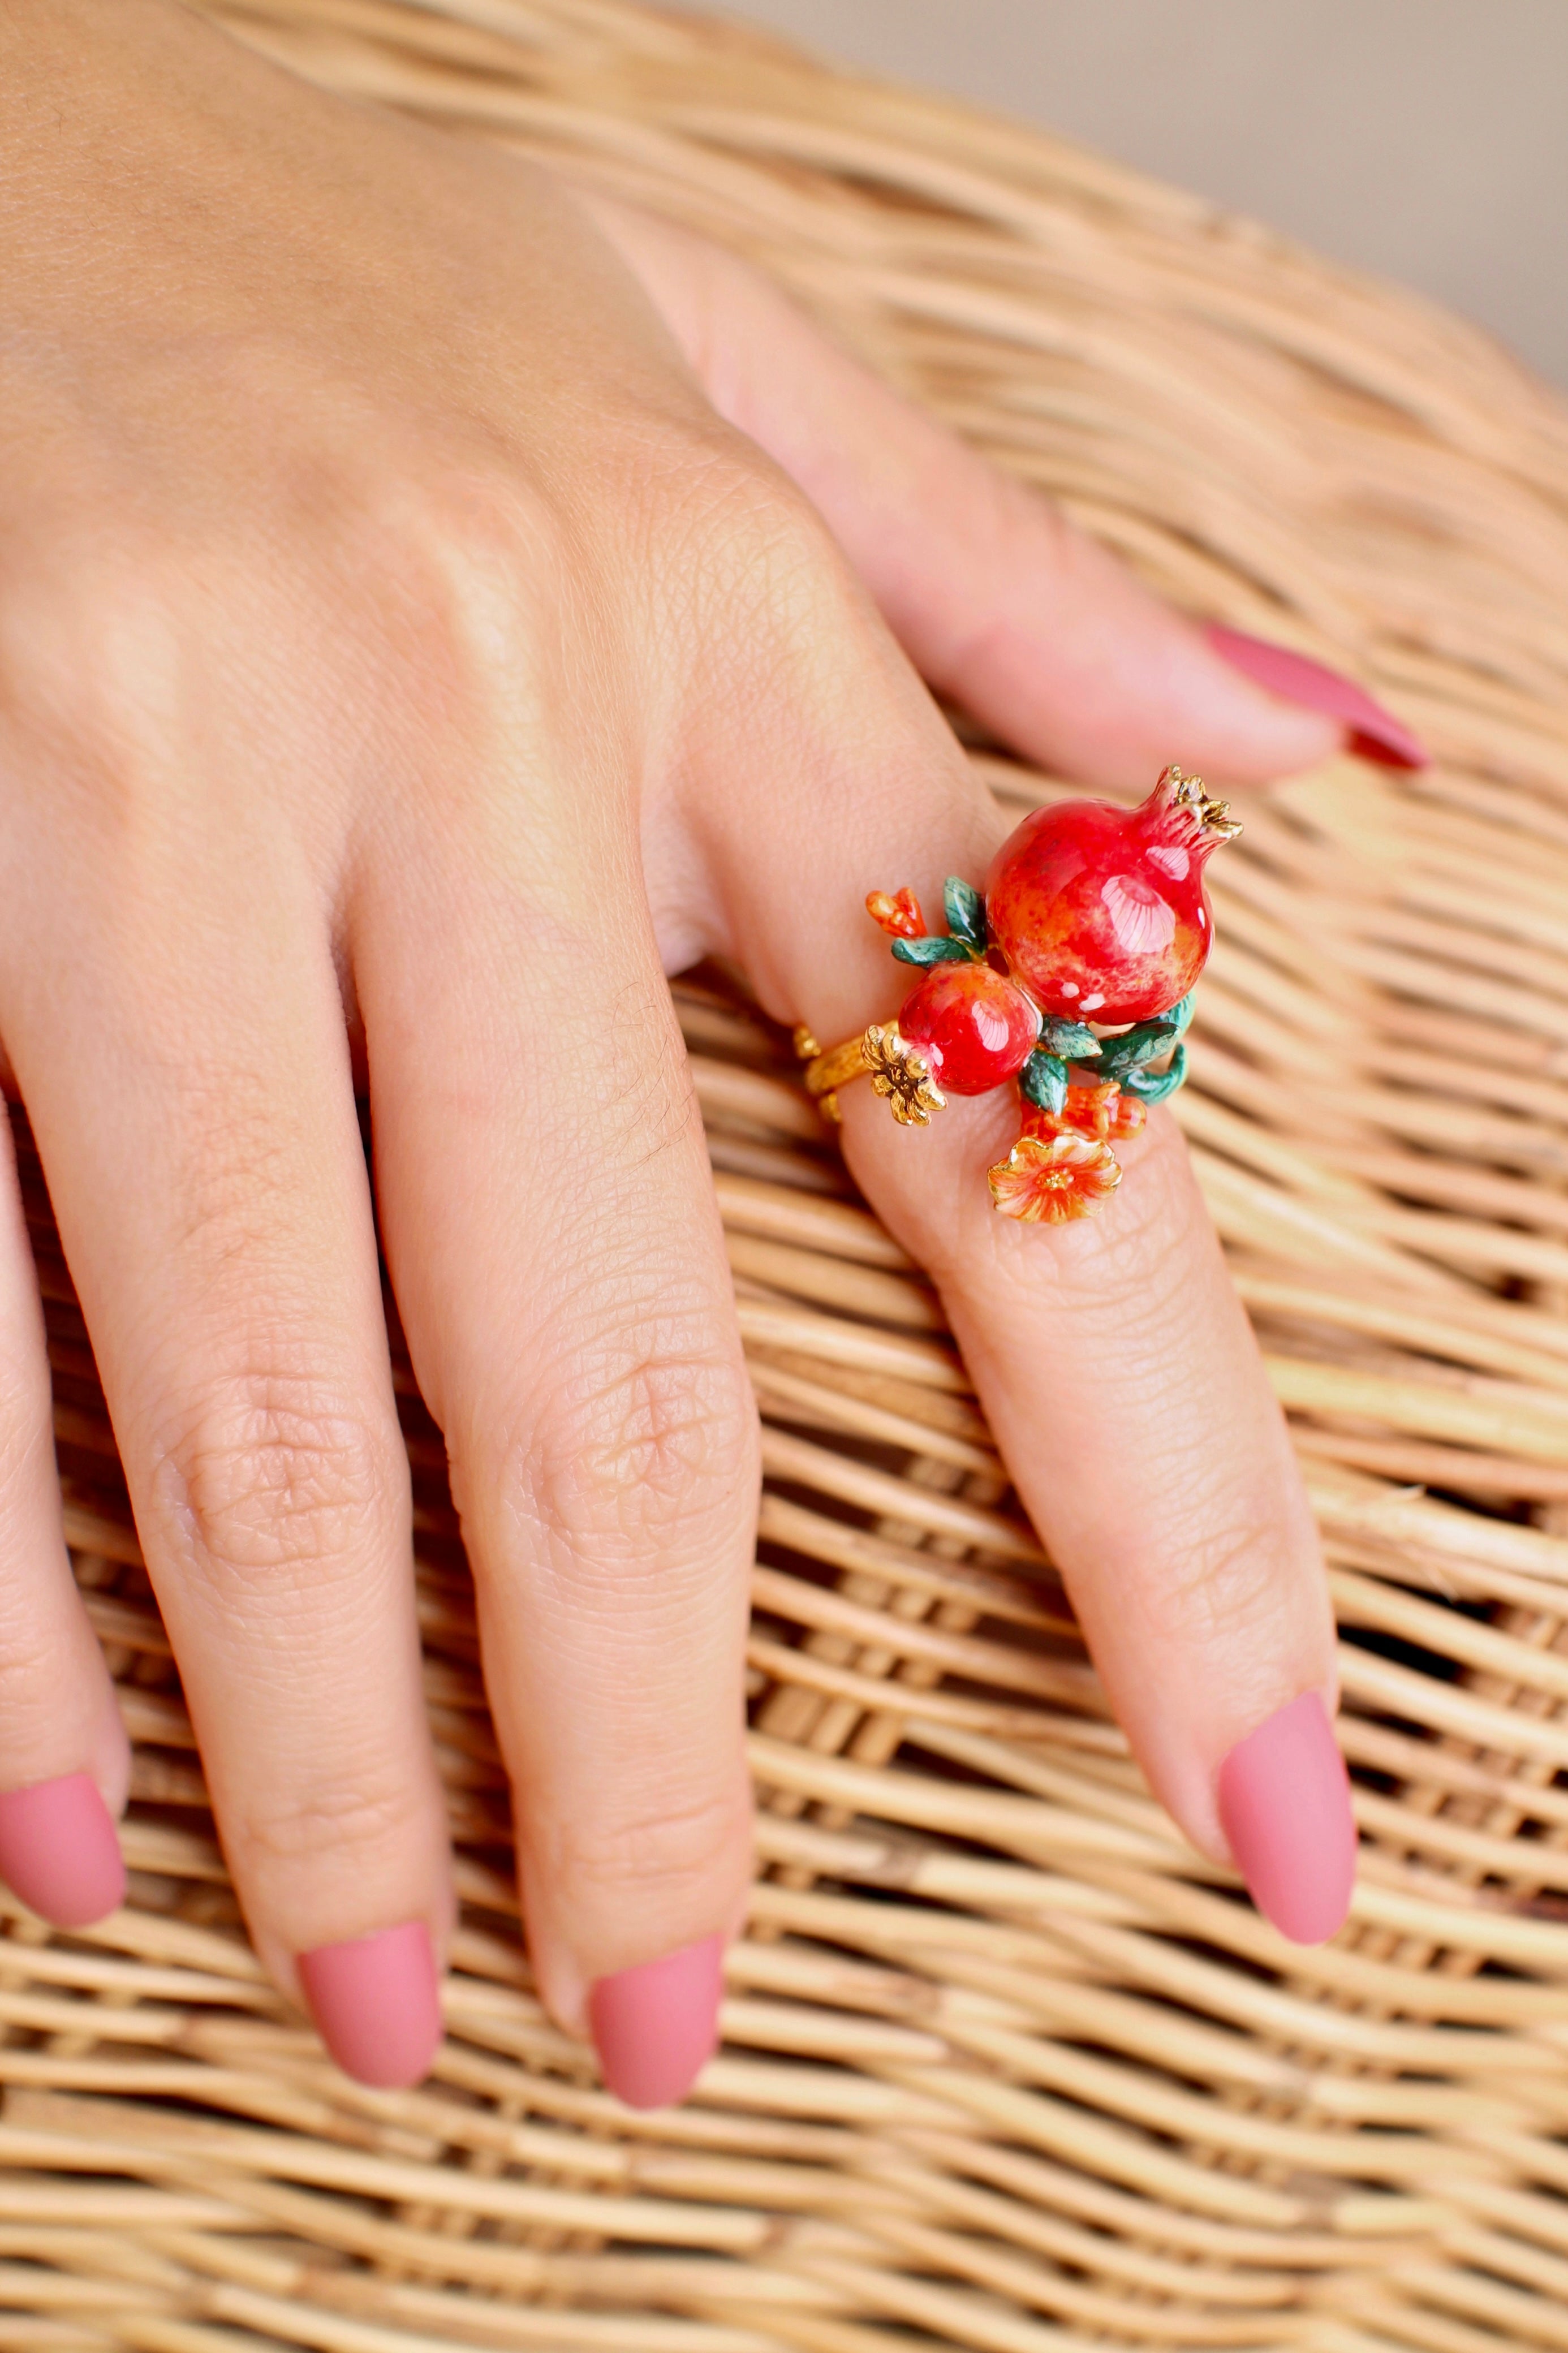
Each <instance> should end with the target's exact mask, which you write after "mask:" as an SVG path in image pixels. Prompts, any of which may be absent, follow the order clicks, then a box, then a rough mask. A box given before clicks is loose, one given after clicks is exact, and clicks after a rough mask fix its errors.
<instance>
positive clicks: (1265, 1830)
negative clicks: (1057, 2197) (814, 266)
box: [702, 525, 1353, 1938]
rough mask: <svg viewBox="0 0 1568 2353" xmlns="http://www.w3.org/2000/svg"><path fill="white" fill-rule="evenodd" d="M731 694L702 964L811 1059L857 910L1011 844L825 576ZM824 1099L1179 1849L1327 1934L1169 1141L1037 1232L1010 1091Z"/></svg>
mask: <svg viewBox="0 0 1568 2353" xmlns="http://www.w3.org/2000/svg"><path fill="white" fill-rule="evenodd" d="M782 528H783V526H782V525H775V535H776V534H777V533H778V531H779V530H781V529H782ZM818 594H819V596H820V598H821V599H822V601H823V605H824V607H826V606H827V605H828V604H829V603H831V600H832V598H833V595H834V592H833V590H832V588H831V587H830V586H820V587H819V591H818ZM770 659H771V662H772V674H776V678H777V681H778V682H777V683H775V684H773V686H772V687H770V684H769V679H770V674H771V673H770V670H769V669H768V666H767V665H768V662H769V660H770ZM770 696H771V697H772V702H773V704H777V705H779V706H780V708H778V709H777V710H775V709H774V708H773V707H772V705H771V703H770ZM741 700H742V707H743V708H744V710H745V712H746V719H747V733H746V739H745V744H742V743H741V742H740V741H738V740H737V739H735V738H734V737H733V736H726V735H725V733H724V732H723V729H722V726H720V727H719V729H718V731H717V732H716V733H715V737H714V740H713V742H712V744H711V746H710V747H709V749H708V752H707V759H708V761H709V762H710V764H711V765H708V766H705V768H704V774H705V775H706V776H708V777H709V778H710V786H709V788H708V793H707V796H706V797H705V798H704V799H703V802H702V811H703V822H704V825H705V826H706V828H708V830H709V838H710V843H711V849H710V856H711V857H712V860H713V863H714V871H715V888H716V893H717V896H718V897H719V899H720V901H721V904H722V905H723V907H724V908H725V909H726V911H727V913H728V918H729V923H728V929H727V932H726V934H725V936H724V942H723V944H724V945H725V946H726V947H727V948H728V950H729V952H730V953H732V954H734V955H738V956H740V957H741V958H742V960H743V961H744V962H745V963H746V965H747V966H748V968H749V970H750V972H751V974H752V977H753V979H754V981H755V983H756V985H757V987H758V989H759V993H760V994H761V995H762V997H763V1001H764V1002H765V1003H766V1004H767V1005H768V1007H769V1008H770V1010H772V1011H773V1012H774V1013H775V1014H776V1015H778V1016H779V1017H780V1018H784V1019H788V1020H791V1021H796V1020H799V1021H804V1022H805V1024H806V1026H807V1027H808V1028H809V1029H812V1030H813V1031H814V1032H815V1033H816V1036H817V1037H818V1038H820V1039H822V1040H823V1041H824V1043H825V1044H826V1042H827V1041H829V1040H831V1039H838V1038H840V1037H843V1036H845V1035H847V1034H848V1035H853V1034H855V1033H856V1032H857V1031H858V1029H861V1028H862V1027H863V1026H864V1024H865V1023H866V1021H867V1020H868V1018H875V1019H882V1018H887V1016H888V1015H889V1013H891V1012H893V1011H894V1010H895V1009H896V1008H898V1007H899V1005H900V1002H901V1000H902V998H903V997H904V996H905V995H906V993H907V991H908V988H909V987H910V981H911V977H912V976H910V973H909V971H908V968H907V967H906V966H902V965H894V964H891V963H889V961H887V960H886V943H885V942H884V941H882V940H881V939H880V937H879V934H876V933H875V932H874V930H873V927H872V926H871V925H870V924H869V923H868V922H867V920H866V917H865V915H864V913H863V912H862V909H863V902H864V897H865V893H866V892H867V891H868V889H872V888H881V889H889V890H890V889H893V888H896V887H898V886H899V885H900V884H903V883H905V882H908V883H910V884H912V885H913V886H914V887H915V889H916V891H917V892H918V893H920V894H921V896H922V898H923V903H924V904H926V905H927V906H931V905H933V904H934V905H938V906H940V905H941V903H942V876H943V874H944V873H955V874H959V875H963V876H966V877H973V878H974V879H975V880H976V881H979V880H980V879H982V878H984V875H985V873H986V871H987V868H988V866H989V863H990V860H991V857H992V854H993V852H994V849H996V847H997V846H998V844H999V842H1000V840H1001V839H1002V837H1003V836H1004V835H1005V832H1006V830H1007V827H1006V823H1005V819H1004V818H1002V817H1001V816H1000V814H999V812H998V811H997V810H996V808H995V807H994V804H993V803H992V802H991V800H990V797H989V796H988V795H987V794H985V793H984V790H983V789H982V788H981V787H980V786H979V785H978V784H977V783H976V781H975V780H974V779H973V776H971V774H970V772H969V771H968V769H967V767H966V765H965V764H964V762H963V759H962V757H961V756H960V754H958V752H957V749H956V747H955V746H954V744H953V743H952V738H951V736H950V735H949V734H948V733H947V731H946V729H945V728H943V727H942V724H941V723H940V721H939V719H938V718H937V715H936V714H935V712H933V711H932V710H931V706H930V704H929V702H927V700H926V699H925V698H924V696H923V695H922V694H921V692H920V690H919V688H918V686H917V684H916V682H915V681H913V679H912V678H911V677H910V675H909V673H908V671H907V670H904V669H903V667H902V666H901V665H900V663H899V662H898V660H897V658H896V657H895V656H893V655H892V654H891V653H890V650H889V649H887V648H886V646H885V644H884V643H882V642H881V641H880V638H879V630H878V628H877V625H876V623H875V621H874V619H872V618H871V617H869V616H868V615H866V614H864V613H863V612H860V611H858V607H857V603H856V598H855V594H854V591H853V589H852V587H850V586H848V585H847V584H841V585H840V587H839V590H838V592H837V608H836V609H833V610H831V611H827V610H826V609H824V610H823V611H822V613H821V615H820V617H819V626H818V627H817V628H816V629H815V630H814V631H813V632H812V633H811V634H810V636H809V638H807V637H805V636H804V635H802V636H800V637H798V638H797V640H796V649H795V657H794V659H793V664H792V663H791V662H790V661H789V660H788V659H786V658H785V657H783V656H781V655H780V654H779V652H778V649H777V648H776V646H775V647H773V648H766V649H764V650H763V656H762V657H761V658H760V659H759V666H758V670H757V672H756V675H755V679H754V681H753V691H752V692H750V693H748V694H747V695H745V696H744V697H742V699H741ZM784 705H788V706H789V708H790V709H792V710H793V712H794V720H793V724H794V729H795V733H794V740H793V744H792V746H791V752H792V756H791V757H790V758H789V759H788V760H787V761H786V760H781V759H780V758H779V757H777V756H776V754H775V756H773V759H772V760H771V762H770V775H769V789H768V790H767V791H766V792H765V793H764V792H761V791H758V792H755V793H753V794H752V795H751V796H746V795H743V794H737V792H736V790H735V786H734V778H735V776H737V774H738V773H742V763H743V762H744V760H745V759H746V757H747V756H748V747H750V748H751V756H752V757H753V758H754V756H755V751H754V747H755V746H756V745H757V744H768V743H769V742H770V740H771V738H770V730H771V728H773V726H777V727H779V728H781V729H783V728H784V727H785V726H786V725H788V724H790V723H791V722H790V720H789V718H788V716H787V714H786V712H785V710H784V707H783V706H784ZM721 778H722V779H724V780H725V789H724V790H722V791H721V790H720V789H719V780H720V779H721ZM736 807H739V809H740V810H741V811H742V813H743V816H742V819H741V820H737V821H731V818H730V817H729V815H728V812H729V811H730V810H731V809H733V808H736ZM927 894H930V895H927ZM873 942H874V943H875V944H873ZM839 1103H840V1106H841V1110H842V1114H843V1136H844V1145H845V1150H846V1153H847V1157H848V1159H849V1162H850V1165H851V1166H852V1168H853V1170H854V1172H855V1174H856V1176H857V1177H858V1179H859V1181H860V1183H861V1184H862V1186H863V1187H864V1188H865V1190H866V1192H867V1194H868V1197H869V1198H870V1199H871V1201H872V1202H873V1204H874V1205H875V1206H876V1208H878V1209H879V1212H880V1213H881V1215H882V1217H883V1218H884V1219H886V1221H887V1222H888V1224H889V1227H890V1228H891V1229H892V1231H893V1232H894V1233H895V1234H896V1235H897V1236H898V1238H899V1240H900V1241H901V1242H902V1243H903V1244H904V1245H905V1247H906V1248H907V1249H908V1250H910V1252H911V1254H912V1255H913V1256H914V1257H915V1258H917V1259H918V1260H919V1261H921V1262H922V1263H923V1264H924V1265H926V1266H927V1267H928V1268H929V1269H930V1271H931V1273H932V1274H933V1275H934V1276H935V1278H936V1281H937V1282H938V1284H939V1286H940V1288H941V1291H942V1297H943V1300H944V1302H945V1303H946V1307H947V1311H948V1314H949V1316H950V1319H951V1322H952V1329H953V1331H954V1334H955V1335H956V1336H957V1337H958V1339H959V1340H960V1342H961V1344H962V1345H963V1348H964V1352H965V1356H966V1361H967V1362H968V1364H969V1366H970V1368H971V1370H972V1372H973V1376H974V1378H975V1382H976V1386H977V1388H978V1390H979V1393H980V1396H981V1398H982V1401H983V1403H984V1407H985V1409H986V1411H987V1414H988V1415H989V1417H990V1419H991V1422H992V1427H993V1428H994V1430H995V1432H996V1435H997V1438H998V1440H999V1441H1000V1443H1001V1445H1002V1449H1003V1451H1004V1454H1005V1458H1006V1461H1007V1463H1008V1466H1009V1469H1010V1470H1011V1472H1012V1474H1013V1477H1014V1479H1015V1481H1016V1485H1017V1488H1018V1492H1019V1494H1020V1496H1021V1498H1022V1500H1023V1502H1024V1503H1025V1504H1026V1507H1027V1509H1028V1510H1029V1511H1030V1513H1031V1514H1032V1515H1033V1516H1034V1518H1035V1521H1036V1524H1037V1526H1038V1528H1039V1530H1040V1533H1041V1535H1042V1537H1043V1538H1044V1539H1045V1541H1046V1543H1047V1546H1049V1548H1050V1551H1051V1553H1052V1556H1053V1558H1054V1559H1055V1560H1056V1561H1057V1563H1058V1566H1059V1567H1060V1570H1061V1572H1062V1575H1063V1577H1064V1579H1065V1580H1066V1583H1067V1585H1068V1590H1069V1592H1070V1594H1071V1596H1072V1599H1073V1600H1074V1603H1075V1606H1076V1607H1077V1608H1078V1609H1079V1613H1080V1616H1081V1619H1082V1621H1083V1625H1084V1630H1085V1632H1086V1635H1087V1637H1088V1639H1089V1645H1090V1648H1091V1650H1092V1651H1093V1654H1094V1657H1095V1659H1096V1662H1097V1663H1098V1665H1099V1667H1100V1672H1101V1674H1102V1675H1103V1677H1104V1680H1105V1683H1106V1686H1107V1689H1108V1691H1109V1693H1110V1697H1111V1700H1112V1703H1113V1704H1114V1705H1115V1707H1116V1710H1117V1713H1118V1715H1120V1716H1121V1721H1122V1723H1123V1725H1125V1727H1126V1730H1127V1732H1128V1734H1129V1736H1130V1738H1131V1742H1132V1745H1133V1746H1134V1748H1135V1750H1136V1752H1137V1754H1138V1756H1139V1757H1140V1759H1141V1760H1142V1764H1143V1766H1144V1767H1145V1769H1146V1771H1147V1773H1148V1775H1149V1778H1150V1779H1151V1781H1152V1785H1153V1787H1154V1788H1155V1790H1156V1792H1157V1793H1158V1794H1159V1796H1160V1797H1161V1798H1162V1799H1163V1801H1164V1803H1165V1804H1166V1805H1167V1806H1168V1807H1169V1808H1170V1810H1171V1811H1172V1812H1173V1814H1174V1815H1175V1817H1176V1819H1177V1820H1179V1821H1180V1822H1181V1823H1182V1825H1183V1826H1184V1829H1185V1830H1186V1831H1187V1832H1188V1834H1189V1835H1190V1836H1191V1837H1192V1838H1193V1839H1194V1841H1195V1842H1196V1843H1197V1844H1198V1845H1199V1846H1200V1847H1201V1848H1203V1849H1204V1850H1205V1852H1208V1853H1210V1854H1212V1855H1215V1856H1216V1857H1223V1856H1225V1855H1226V1852H1227V1851H1228V1852H1233V1853H1234V1855H1235V1859H1236V1860H1237V1862H1239V1863H1240V1864H1241V1866H1242V1867H1243V1869H1244V1871H1245V1872H1246V1873H1247V1877H1248V1881H1249V1883H1250V1885H1251V1886H1252V1889H1253V1892H1254V1894H1255V1895H1256V1896H1257V1898H1258V1901H1259V1902H1260V1903H1262V1904H1263V1905H1265V1907H1266V1908H1267V1909H1268V1911H1269V1913H1270V1915H1271V1916H1272V1917H1273V1918H1274V1919H1275V1920H1276V1922H1277V1923H1278V1924H1279V1926H1283V1927H1284V1928H1285V1929H1286V1930H1287V1931H1288V1933H1289V1934H1292V1935H1296V1936H1303V1937H1309V1938H1316V1937H1318V1936H1324V1935H1327V1934H1329V1933H1331V1930H1332V1929H1333V1928H1334V1927H1336V1926H1338V1923H1339V1918H1340V1917H1341V1916H1342V1913H1343V1909H1344V1905H1345V1904H1346V1902H1347V1901H1348V1894H1349V1883H1350V1871H1351V1864H1352V1854H1353V1833H1352V1830H1351V1824H1350V1814H1349V1805H1348V1798H1347V1792H1346V1783H1345V1776H1344V1770H1343V1767H1342V1764H1341V1763H1340V1761H1339V1758H1338V1754H1337V1750H1336V1749H1335V1746H1334V1743H1333V1740H1332V1736H1331V1732H1330V1729H1329V1715H1328V1711H1329V1709H1330V1708H1331V1705H1332V1703H1333V1694H1334V1682H1333V1650H1332V1626H1331V1618H1330V1612H1329V1608H1328V1602H1327V1597H1326V1589H1325V1585H1324V1579H1323V1575H1322V1568H1321V1561H1320V1557H1319V1554H1318V1548H1317V1543H1316V1536H1315V1532H1314V1529H1313V1525H1312V1522H1311V1519H1310V1514H1309V1512H1308V1509H1307V1505H1306V1503H1305V1499H1304V1496H1303V1493H1302V1489H1301V1485H1300V1479H1299V1476H1298V1474H1297V1472H1296V1468H1295V1464H1294V1461H1293V1459H1292V1456H1291V1453H1290V1450H1289V1444H1288V1442H1287V1439H1286V1435H1285V1431H1284V1427H1283V1423H1282V1420H1281V1418H1280V1415H1279V1409H1278V1407H1277V1406H1276V1404H1275V1401H1274V1399H1273V1397H1272V1395H1271V1393H1270V1391H1269V1388H1268V1381H1267V1378H1266V1377H1265V1374H1264V1370H1263V1366H1262V1363H1261V1360H1260V1358H1259V1356H1258V1350H1257V1348H1256V1345H1255V1344H1254V1342H1253V1339H1252V1335H1251V1333H1250V1330H1249V1328H1248V1325H1247V1320H1246V1318H1245V1316H1244V1315H1243V1314H1242V1312H1241V1309H1240V1307H1239V1305H1238V1303H1237V1300H1236V1298H1235V1295H1234V1293H1233V1291H1232V1289H1231V1287H1230V1284H1229V1282H1228V1279H1227V1277H1226V1271H1225V1267H1224V1264H1223V1261H1222V1258H1221V1254H1220V1251H1219V1248H1218V1244H1217V1241H1216V1240H1215V1235H1214V1233H1213V1229H1212V1228H1211V1227H1210V1225H1209V1223H1208V1220H1207V1219H1206V1217H1205V1213H1204V1210H1203V1208H1202V1205H1201V1202H1200V1200H1199V1197H1198V1194H1197V1191H1196V1187H1195V1184H1194V1180H1193V1177H1192V1175H1191V1171H1190V1169H1189V1167H1188V1165H1187V1162H1186V1157H1185V1155H1184V1150H1183V1148H1182V1145H1181V1143H1180V1139H1179V1137H1178V1135H1177V1134H1176V1131H1175V1129H1174V1126H1173V1124H1172V1123H1171V1122H1170V1121H1169V1119H1168V1118H1163V1117H1157V1118H1152V1119H1151V1121H1150V1124H1149V1131H1148V1133H1147V1134H1146V1136H1145V1137H1144V1138H1143V1139H1142V1140H1141V1143H1140V1141H1139V1140H1136V1139H1135V1140H1134V1143H1133V1144H1132V1145H1128V1146H1122V1145H1118V1152H1119V1154H1121V1155H1122V1156H1123V1161H1124V1168H1125V1175H1124V1178H1123V1182H1122V1184H1121V1189H1120V1191H1118V1192H1116V1193H1115V1194H1113V1195H1112V1196H1111V1198H1110V1200H1109V1201H1108V1202H1107V1203H1106V1204H1105V1205H1104V1207H1103V1208H1102V1209H1101V1211H1100V1215H1099V1216H1098V1217H1096V1218H1092V1219H1085V1220H1082V1221H1080V1222H1078V1223H1073V1224H1067V1225H1062V1226H1059V1227H1050V1226H1047V1225H1026V1224H1020V1223H1018V1222H1016V1221H1015V1220H1012V1219H1005V1218H1002V1217H999V1216H998V1215H997V1214H996V1213H995V1211H994V1209H993V1208H992V1206H991V1198H990V1193H989V1189H988V1187H987V1184H986V1170H987V1168H988V1166H992V1165H993V1164H994V1163H996V1162H998V1161H999V1160H1001V1159H1003V1158H1004V1157H1005V1155H1006V1152H1007V1149H1008V1146H1009V1145H1011V1143H1012V1142H1013V1141H1014V1139H1015V1138H1016V1135H1017V1134H1018V1129H1019V1124H1020V1122H1019V1105H1018V1099H1017V1094H1016V1089H1015V1088H1014V1087H1012V1086H1011V1085H1009V1086H1007V1087H1006V1088H1005V1089H1002V1090H999V1091H997V1092H994V1093H992V1094H988V1095H983V1096H979V1097H975V1098H972V1099H968V1100H966V1099H964V1098H963V1096H960V1095H953V1096H951V1097H950V1099H949V1103H948V1106H947V1108H946V1109H945V1110H943V1111H942V1113H941V1114H940V1115H939V1116H938V1117H937V1118H935V1119H934V1120H933V1121H932V1123H931V1125H930V1126H929V1127H928V1128H924V1129H919V1128H900V1127H898V1126H897V1125H895V1124H894V1123H893V1122H892V1121H891V1120H890V1119H889V1115H888V1111H887V1108H886V1106H885V1105H884V1104H883V1103H880V1102H879V1101H878V1100H877V1098H876V1097H875V1096H874V1095H873V1094H872V1092H870V1090H869V1088H868V1087H867V1086H865V1085H851V1086H847V1087H846V1088H845V1089H844V1090H843V1091H842V1092H841V1093H840V1095H839ZM1292 1708H1294V1709H1295V1713H1294V1714H1291V1713H1290V1711H1291V1709H1292Z"/></svg>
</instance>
